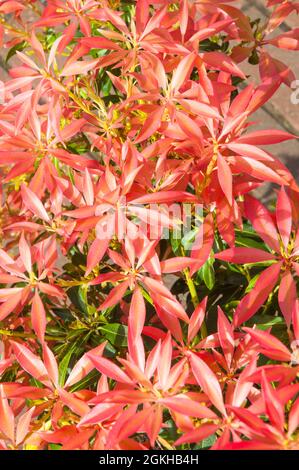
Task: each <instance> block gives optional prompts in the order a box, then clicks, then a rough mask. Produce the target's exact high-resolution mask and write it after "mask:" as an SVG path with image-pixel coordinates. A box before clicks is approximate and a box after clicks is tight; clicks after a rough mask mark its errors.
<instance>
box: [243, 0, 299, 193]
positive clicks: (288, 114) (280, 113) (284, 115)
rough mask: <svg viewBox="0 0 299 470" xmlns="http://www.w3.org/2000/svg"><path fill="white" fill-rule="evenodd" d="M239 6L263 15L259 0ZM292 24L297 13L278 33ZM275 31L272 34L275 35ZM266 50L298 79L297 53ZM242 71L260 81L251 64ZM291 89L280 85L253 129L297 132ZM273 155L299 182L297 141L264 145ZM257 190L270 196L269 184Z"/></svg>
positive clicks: (298, 111)
mask: <svg viewBox="0 0 299 470" xmlns="http://www.w3.org/2000/svg"><path fill="white" fill-rule="evenodd" d="M239 5H242V8H243V11H244V13H245V14H247V15H248V16H250V18H252V19H255V18H261V19H264V18H266V16H265V14H266V13H267V10H266V9H265V6H264V5H265V2H264V1H262V0H243V1H241V2H239ZM294 27H299V16H297V15H295V14H294V15H291V16H290V17H289V18H287V20H286V22H285V23H283V24H282V25H281V27H280V28H279V29H280V31H279V32H278V34H281V33H283V32H286V31H289V30H290V29H292V28H294ZM278 34H277V32H275V35H278ZM267 49H268V51H269V52H270V53H271V55H273V57H275V58H276V59H278V60H281V61H282V62H284V63H286V64H287V65H289V66H290V67H291V69H292V70H293V72H294V74H295V76H296V79H297V80H299V60H298V52H292V51H290V52H289V51H287V50H281V49H278V48H276V47H268V46H267ZM242 70H244V71H245V73H246V74H250V80H251V81H254V82H256V83H258V82H259V75H258V70H257V67H254V66H251V65H250V64H248V65H246V66H245V67H244V66H243V64H242ZM293 93H294V90H293V89H290V88H288V87H287V86H285V85H282V86H281V87H280V89H279V90H278V91H277V92H276V94H275V95H274V96H273V97H272V98H271V100H270V101H269V103H267V104H266V105H265V106H264V107H263V108H262V109H260V110H259V111H258V112H257V113H256V114H255V115H254V116H253V117H254V119H255V120H256V121H257V124H256V126H255V127H256V129H263V128H264V129H282V130H286V131H288V132H292V133H294V134H296V135H299V104H297V105H295V104H293V103H292V101H291V95H292V94H293ZM267 149H268V150H269V151H270V152H271V153H273V154H274V155H275V156H277V157H279V159H280V160H281V161H283V162H284V163H285V165H286V166H287V167H288V168H289V170H290V171H291V172H292V173H293V175H294V176H295V177H296V178H297V180H298V181H299V140H297V141H296V140H294V141H289V142H284V143H282V144H278V145H273V146H269V147H268V148H267ZM260 193H261V194H262V195H264V197H265V199H268V198H269V197H270V191H269V186H266V185H265V187H263V189H261V190H260Z"/></svg>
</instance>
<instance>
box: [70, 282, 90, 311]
mask: <svg viewBox="0 0 299 470" xmlns="http://www.w3.org/2000/svg"><path fill="white" fill-rule="evenodd" d="M67 295H68V297H69V299H70V300H71V301H72V303H73V304H74V306H75V307H76V308H77V309H78V310H80V312H83V313H85V314H88V302H87V293H86V288H85V286H84V287H83V286H74V287H70V288H69V289H68V291H67Z"/></svg>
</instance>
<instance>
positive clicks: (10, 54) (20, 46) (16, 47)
mask: <svg viewBox="0 0 299 470" xmlns="http://www.w3.org/2000/svg"><path fill="white" fill-rule="evenodd" d="M26 46H27V42H26V41H22V42H18V44H15V45H14V46H13V47H11V48H10V49H9V51H8V53H7V56H6V59H5V63H7V62H8V61H9V59H11V58H12V57H13V56H14V55H15V54H16V53H17V51H20V52H21V51H23V50H24V49H25V47H26Z"/></svg>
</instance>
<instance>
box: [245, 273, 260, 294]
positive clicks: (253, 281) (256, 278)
mask: <svg viewBox="0 0 299 470" xmlns="http://www.w3.org/2000/svg"><path fill="white" fill-rule="evenodd" d="M259 277H260V274H257V275H256V276H254V277H253V278H252V279H251V280H250V282H249V284H248V286H247V287H246V290H245V294H248V293H249V292H250V291H251V290H252V289H253V288H254V286H255V284H256V282H257V280H258V278H259Z"/></svg>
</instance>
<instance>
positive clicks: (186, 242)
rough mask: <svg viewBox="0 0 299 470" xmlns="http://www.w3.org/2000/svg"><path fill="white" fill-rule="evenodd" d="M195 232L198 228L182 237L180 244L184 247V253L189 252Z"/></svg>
mask: <svg viewBox="0 0 299 470" xmlns="http://www.w3.org/2000/svg"><path fill="white" fill-rule="evenodd" d="M197 232H198V228H195V229H193V230H190V232H188V233H186V235H184V237H183V238H182V242H181V243H182V246H183V247H184V250H186V251H188V250H191V248H192V245H193V243H194V240H195V237H196V234H197Z"/></svg>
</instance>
